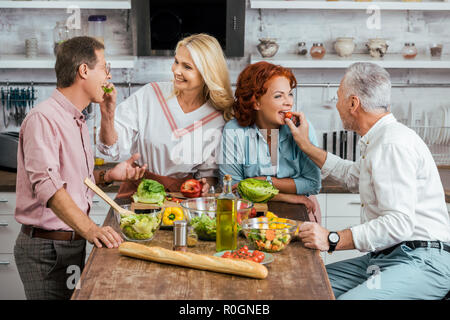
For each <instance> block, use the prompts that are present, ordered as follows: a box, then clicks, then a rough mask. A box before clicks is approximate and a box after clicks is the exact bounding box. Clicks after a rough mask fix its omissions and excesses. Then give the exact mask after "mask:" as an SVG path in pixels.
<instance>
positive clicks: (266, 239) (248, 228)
mask: <svg viewBox="0 0 450 320" xmlns="http://www.w3.org/2000/svg"><path fill="white" fill-rule="evenodd" d="M297 227H298V224H297V223H296V221H294V220H290V219H283V222H274V221H270V220H269V219H268V218H266V217H259V218H252V219H247V220H244V221H243V222H242V232H243V233H244V235H245V238H246V239H247V242H248V244H249V246H250V247H251V248H252V249H256V250H260V251H264V252H280V251H283V250H284V249H286V247H287V246H288V244H289V243H290V242H291V240H292V238H294V236H295V232H296V230H297Z"/></svg>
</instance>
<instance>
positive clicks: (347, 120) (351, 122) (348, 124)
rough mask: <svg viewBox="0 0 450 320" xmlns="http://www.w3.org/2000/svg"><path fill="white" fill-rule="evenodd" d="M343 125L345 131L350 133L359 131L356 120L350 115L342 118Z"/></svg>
mask: <svg viewBox="0 0 450 320" xmlns="http://www.w3.org/2000/svg"><path fill="white" fill-rule="evenodd" d="M342 125H343V127H344V129H345V130H348V131H358V130H359V126H358V123H357V122H356V120H355V119H353V118H352V117H351V116H350V115H346V116H345V117H342Z"/></svg>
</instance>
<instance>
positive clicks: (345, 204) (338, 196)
mask: <svg viewBox="0 0 450 320" xmlns="http://www.w3.org/2000/svg"><path fill="white" fill-rule="evenodd" d="M360 214H361V198H360V196H359V194H358V193H357V194H354V193H328V194H327V217H360Z"/></svg>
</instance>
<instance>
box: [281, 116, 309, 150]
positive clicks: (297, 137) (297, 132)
mask: <svg viewBox="0 0 450 320" xmlns="http://www.w3.org/2000/svg"><path fill="white" fill-rule="evenodd" d="M292 114H293V115H294V116H295V117H298V119H299V124H298V126H296V125H295V124H294V122H292V121H291V120H290V119H285V122H286V124H287V125H288V127H289V129H290V130H291V133H292V137H293V138H294V141H295V142H296V143H297V145H298V146H299V147H300V148H302V147H303V146H305V145H306V144H308V143H310V141H309V125H308V122H307V121H306V118H305V115H304V114H303V113H302V112H292Z"/></svg>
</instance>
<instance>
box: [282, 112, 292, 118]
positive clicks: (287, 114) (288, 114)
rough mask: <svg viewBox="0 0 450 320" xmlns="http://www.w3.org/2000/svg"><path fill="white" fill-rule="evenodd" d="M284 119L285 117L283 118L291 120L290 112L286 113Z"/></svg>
mask: <svg viewBox="0 0 450 320" xmlns="http://www.w3.org/2000/svg"><path fill="white" fill-rule="evenodd" d="M284 117H285V118H289V119H291V118H292V112H286V113H285V114H284Z"/></svg>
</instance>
